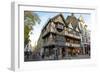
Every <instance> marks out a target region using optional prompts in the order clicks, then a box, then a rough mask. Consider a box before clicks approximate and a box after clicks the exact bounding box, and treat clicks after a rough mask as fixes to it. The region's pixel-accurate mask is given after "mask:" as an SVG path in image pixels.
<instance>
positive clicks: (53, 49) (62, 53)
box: [41, 46, 82, 60]
mask: <svg viewBox="0 0 100 73" xmlns="http://www.w3.org/2000/svg"><path fill="white" fill-rule="evenodd" d="M81 52H82V50H81V48H77V47H76V48H75V47H62V46H59V47H58V46H49V47H45V48H43V49H42V54H41V55H42V58H43V59H47V60H50V59H51V60H56V59H66V58H67V57H70V56H77V55H80V54H81Z"/></svg>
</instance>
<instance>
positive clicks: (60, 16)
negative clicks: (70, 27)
mask: <svg viewBox="0 0 100 73" xmlns="http://www.w3.org/2000/svg"><path fill="white" fill-rule="evenodd" d="M53 21H54V22H59V23H62V24H64V25H65V20H64V17H63V15H61V14H60V15H58V16H55V17H54V18H53Z"/></svg>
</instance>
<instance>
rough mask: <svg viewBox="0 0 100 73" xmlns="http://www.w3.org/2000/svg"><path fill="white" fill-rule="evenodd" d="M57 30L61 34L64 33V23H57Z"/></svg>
mask: <svg viewBox="0 0 100 73" xmlns="http://www.w3.org/2000/svg"><path fill="white" fill-rule="evenodd" d="M56 28H57V30H58V31H59V32H61V31H63V29H64V26H63V24H62V23H57V27H56Z"/></svg>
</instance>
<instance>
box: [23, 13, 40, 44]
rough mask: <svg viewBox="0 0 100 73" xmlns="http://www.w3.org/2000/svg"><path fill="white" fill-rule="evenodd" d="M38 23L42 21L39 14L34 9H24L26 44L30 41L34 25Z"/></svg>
mask: <svg viewBox="0 0 100 73" xmlns="http://www.w3.org/2000/svg"><path fill="white" fill-rule="evenodd" d="M36 23H40V18H39V16H38V15H37V14H36V13H34V12H32V11H24V46H25V45H27V44H28V43H29V41H30V39H29V37H30V35H29V33H30V32H31V31H32V30H33V26H34V25H36Z"/></svg>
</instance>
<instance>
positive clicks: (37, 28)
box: [30, 11, 91, 46]
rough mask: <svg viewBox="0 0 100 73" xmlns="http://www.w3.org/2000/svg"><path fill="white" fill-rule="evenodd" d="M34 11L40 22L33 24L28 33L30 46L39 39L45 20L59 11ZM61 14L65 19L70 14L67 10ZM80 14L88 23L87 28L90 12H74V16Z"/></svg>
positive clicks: (88, 23) (77, 16)
mask: <svg viewBox="0 0 100 73" xmlns="http://www.w3.org/2000/svg"><path fill="white" fill-rule="evenodd" d="M34 13H36V14H37V15H38V16H39V18H40V20H41V22H40V24H38V23H36V25H35V26H33V31H32V32H33V34H30V40H31V45H32V46H34V45H36V43H37V41H38V39H39V36H40V33H41V30H42V28H43V26H45V24H46V23H47V21H48V20H49V19H50V18H52V17H54V16H56V15H58V14H59V12H58V13H57V12H42V11H38V12H34ZM62 14H63V16H64V18H65V19H66V17H67V16H69V15H71V13H67V12H66V13H65V12H63V13H62ZM80 15H81V16H82V17H83V19H84V21H85V23H86V24H87V25H88V28H89V26H90V24H91V22H90V16H91V15H90V14H86V13H85V14H84V13H81V14H80V13H75V14H74V16H75V17H76V18H79V17H80Z"/></svg>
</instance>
